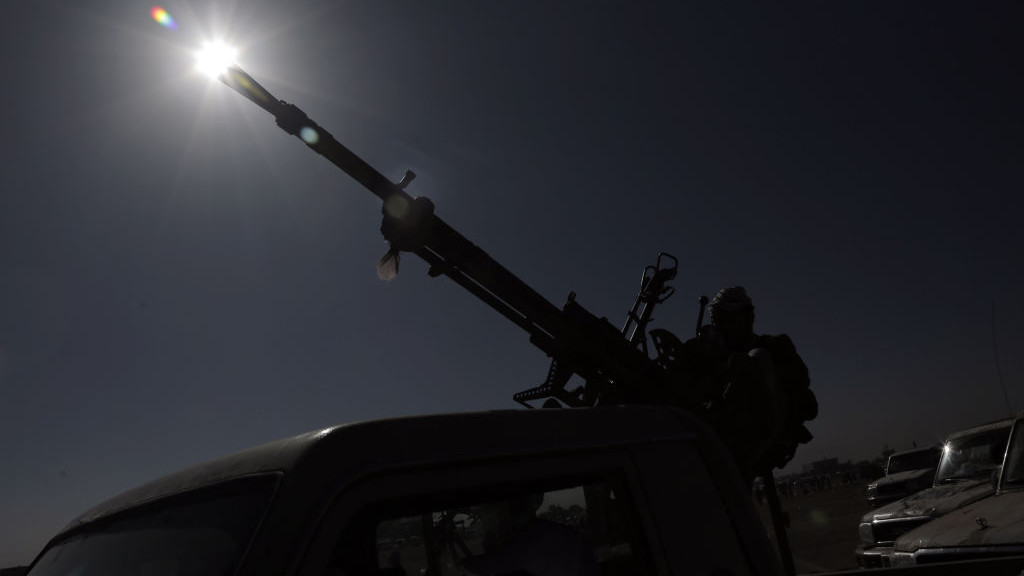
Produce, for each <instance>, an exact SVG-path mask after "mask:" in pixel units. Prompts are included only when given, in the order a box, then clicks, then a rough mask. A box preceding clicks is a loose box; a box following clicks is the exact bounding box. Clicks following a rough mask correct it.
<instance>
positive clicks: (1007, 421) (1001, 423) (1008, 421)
mask: <svg viewBox="0 0 1024 576" xmlns="http://www.w3.org/2000/svg"><path fill="white" fill-rule="evenodd" d="M1013 421H1014V419H1013V418H1003V419H1002V420H996V421H995V422H989V423H988V424H982V425H980V426H975V427H973V428H967V429H966V430H960V431H959V432H954V433H952V434H950V435H949V437H947V438H946V441H947V442H949V441H950V440H955V439H957V438H963V437H964V436H970V435H971V434H977V433H979V432H988V431H989V430H998V429H999V428H1005V427H1007V426H1010V425H1012V424H1013Z"/></svg>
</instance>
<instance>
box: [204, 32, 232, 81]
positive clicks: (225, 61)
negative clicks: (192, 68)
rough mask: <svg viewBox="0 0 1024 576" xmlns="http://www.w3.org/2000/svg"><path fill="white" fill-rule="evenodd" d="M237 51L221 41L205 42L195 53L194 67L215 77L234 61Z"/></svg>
mask: <svg viewBox="0 0 1024 576" xmlns="http://www.w3.org/2000/svg"><path fill="white" fill-rule="evenodd" d="M237 55H238V51H237V50H235V49H234V48H232V47H231V46H228V45H227V44H225V43H223V42H219V41H218V42H207V43H205V44H203V47H202V49H201V50H199V52H197V53H196V69H197V70H199V71H200V72H202V73H203V74H206V75H207V76H209V77H210V78H216V77H218V76H220V75H221V74H223V73H224V71H225V70H226V69H227V68H228V66H230V65H231V64H233V63H234V61H235V56H237Z"/></svg>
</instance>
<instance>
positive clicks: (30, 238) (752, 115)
mask: <svg viewBox="0 0 1024 576" xmlns="http://www.w3.org/2000/svg"><path fill="white" fill-rule="evenodd" d="M627 4H629V6H628V7H627ZM678 4H679V3H676V2H671V3H670V2H664V3H658V4H657V5H655V4H653V3H652V4H651V5H644V4H642V3H641V4H636V3H626V2H621V3H605V2H594V1H592V0H588V1H567V2H550V1H545V2H542V1H534V0H490V1H480V0H465V1H461V2H456V1H446V0H430V1H424V0H415V1H412V0H394V1H387V2H379V1H366V0H333V1H319V0H294V1H290V2H280V1H277V0H274V1H270V0H255V1H245V2H243V1H241V0H229V1H226V2H207V1H202V2H200V1H193V2H190V1H187V0H180V1H179V0H172V1H168V2H167V3H165V4H163V6H164V8H166V9H167V10H168V12H170V14H171V15H172V16H173V17H174V18H175V19H176V20H177V24H178V27H177V29H176V30H170V29H167V28H163V27H161V26H160V25H158V24H157V23H155V22H154V21H153V20H152V19H151V18H150V14H149V12H150V8H151V7H152V4H144V3H140V2H135V1H130V0H84V1H83V0H79V1H76V2H70V1H58V0H31V1H30V0H7V1H5V2H4V3H3V6H2V7H0V48H2V50H0V81H2V90H0V109H2V110H3V114H2V120H0V122H2V124H0V126H2V130H0V152H2V153H0V467H2V469H3V474H0V566H7V565H12V564H18V563H25V562H28V561H29V560H30V559H31V558H32V557H33V556H34V555H35V553H36V552H38V550H39V549H40V548H41V547H42V545H43V544H44V542H45V541H46V539H48V538H49V537H50V536H51V535H52V534H53V533H54V532H55V531H56V530H58V529H59V528H60V527H62V526H63V525H64V524H65V523H66V522H67V521H69V520H70V519H71V518H72V517H74V516H75V515H76V514H78V513H79V512H82V511H83V510H85V509H86V508H88V507H89V506H91V505H93V504H95V503H98V502H99V501H101V500H103V499H105V498H107V497H109V496H112V495H113V494H116V493H117V492H120V491H122V490H124V489H127V488H129V487H132V486H134V485H137V484H139V483H141V482H144V481H146V480H149V479H152V478H153V477H155V476H158V475H161V474H164V473H167V472H171V471H174V470H176V469H179V468H182V467H185V466H187V465H190V464H193V463H196V462H199V461H202V460H205V459H209V458H212V457H216V456H219V455H223V454H226V453H229V452H233V451H236V450H239V449H241V448H244V447H247V446H250V445H254V444H257V443H262V442H265V441H269V440H272V439H276V438H279V437H282V436H287V435H291V434H296V433H299V432H303V431H308V430H311V429H316V428H318V427H322V426H326V425H330V424H336V423H342V422H347V421H353V420H362V419H368V418H377V417H384V416H393V415H405V414H420V413H429V412H447V411H462V410H476V409H494V408H513V407H515V406H516V405H515V404H514V403H513V402H512V400H511V395H512V394H513V393H514V392H517V391H519V390H522V389H524V388H527V387H530V386H533V385H535V384H538V383H539V382H540V381H541V380H542V379H543V378H544V376H545V374H546V371H547V367H548V363H547V359H546V358H545V357H544V355H543V354H542V353H541V352H539V351H537V350H536V349H534V348H533V347H532V345H531V344H530V343H529V341H528V339H527V337H526V334H525V333H523V332H522V331H520V330H519V329H518V328H516V327H515V326H513V325H512V324H511V323H509V322H507V321H506V320H505V319H503V318H502V317H501V316H499V315H498V314H497V313H495V312H493V311H491V310H490V309H489V308H487V307H486V306H485V305H484V304H482V303H480V302H478V301H477V300H476V299H475V298H474V297H472V296H471V295H469V294H468V293H466V292H464V291H463V290H462V289H461V288H460V287H458V286H457V285H455V284H454V283H453V282H451V281H449V280H447V279H445V278H438V279H431V278H429V277H427V275H426V273H425V272H426V267H425V265H423V264H422V263H421V262H419V261H418V260H417V259H416V258H415V257H412V256H407V257H406V258H405V260H404V261H403V268H402V271H401V274H400V275H399V277H398V279H397V280H396V281H394V282H391V283H389V284H384V283H382V282H380V281H379V280H378V279H377V277H376V273H375V270H374V266H375V263H376V261H377V259H378V258H379V257H380V256H381V255H382V254H383V253H384V252H385V250H386V246H385V244H384V242H383V240H382V238H381V236H380V233H379V231H378V227H379V224H380V219H379V201H378V200H377V199H376V198H375V197H373V196H372V195H371V194H369V193H368V192H366V191H365V190H364V189H362V188H361V187H359V186H358V185H356V184H355V183H354V182H353V181H352V180H351V179H349V178H348V177H347V176H346V175H344V174H343V173H341V172H340V171H338V170H337V169H335V168H334V167H333V166H331V165H330V164H329V163H327V162H326V161H324V160H323V159H322V158H319V157H317V156H316V155H315V154H313V153H312V152H310V151H309V150H307V149H306V148H305V147H304V146H303V145H302V144H301V143H300V142H299V141H297V140H296V139H295V138H292V137H289V136H287V135H286V134H284V133H283V132H281V131H280V130H279V129H278V128H277V127H276V126H275V125H274V123H273V119H272V118H271V117H270V116H269V115H267V114H266V113H264V112H263V111H262V110H260V109H258V108H257V107H255V106H254V105H252V104H251V103H249V102H248V101H246V100H244V99H243V98H241V97H240V96H238V95H237V94H235V93H233V92H232V91H230V90H229V89H227V88H226V87H224V86H222V85H220V84H219V83H216V82H211V81H210V80H208V79H207V78H205V77H202V76H199V75H198V74H196V73H194V72H193V70H192V66H193V51H194V50H195V49H196V48H197V47H198V45H199V44H200V43H201V42H202V41H203V40H204V39H207V38H213V37H218V38H226V39H228V40H229V41H231V42H232V43H234V44H236V45H237V46H239V48H240V49H241V52H240V55H239V57H238V61H239V63H240V64H241V65H242V66H243V67H244V68H245V69H246V70H248V71H249V72H250V73H251V74H252V75H253V76H254V77H256V78H257V79H259V80H260V81H261V82H262V83H263V84H264V85H265V86H266V87H267V88H268V89H269V90H271V91H272V92H273V93H274V94H275V95H276V96H277V97H279V98H282V99H284V100H287V101H289V102H294V103H296V104H298V105H299V106H300V107H301V108H303V109H304V110H305V111H306V112H307V113H308V114H309V115H310V116H311V117H312V118H314V119H315V120H317V121H318V122H319V123H320V124H321V125H322V126H324V127H325V128H327V129H328V130H330V131H331V132H332V133H333V134H334V135H335V136H336V137H337V138H338V139H339V140H340V141H341V142H343V143H345V144H346V145H347V146H349V147H350V148H351V149H353V150H354V151H355V152H357V153H358V154H360V155H362V156H363V157H364V158H365V159H366V160H367V161H369V162H370V163H371V164H373V165H374V166H376V167H377V168H378V169H379V170H381V171H382V172H383V173H385V174H387V175H389V176H393V177H394V178H395V179H396V180H397V179H398V178H400V177H401V175H402V173H403V171H404V170H406V169H412V170H414V171H415V172H416V173H417V174H418V175H419V178H417V179H416V181H415V182H414V183H413V184H412V186H411V188H410V192H411V193H413V194H414V195H424V196H428V197H430V198H431V199H433V201H434V202H435V204H436V205H437V213H438V214H439V215H440V216H441V217H442V218H443V219H444V220H445V221H447V222H448V223H449V224H451V225H452V226H453V227H455V228H456V229H457V230H459V231H461V232H462V233H463V234H464V235H465V236H466V237H468V238H469V239H470V240H472V241H473V242H474V243H476V244H477V245H479V246H481V247H482V248H484V249H485V250H487V251H488V252H489V253H490V254H491V255H492V256H494V257H495V258H496V259H497V260H498V261H500V262H502V263H503V264H504V265H505V266H506V267H507V268H509V269H510V270H512V271H513V272H515V273H516V274H517V275H518V276H519V277H520V278H522V279H523V280H524V281H526V282H527V283H528V284H530V285H532V286H533V287H535V288H536V289H537V290H538V291H539V292H540V293H541V294H543V295H544V296H545V297H547V298H548V299H549V300H551V301H552V302H554V303H556V304H558V305H561V303H562V301H563V300H564V298H565V296H566V294H568V292H569V291H570V290H574V291H576V292H577V293H578V298H579V301H580V302H581V303H582V304H583V305H584V306H586V307H587V308H588V309H589V310H591V311H592V312H594V313H595V314H597V315H599V316H607V317H609V318H610V319H611V320H612V321H613V323H615V324H617V325H618V324H620V323H621V322H622V321H623V320H624V318H625V314H626V312H627V310H628V309H629V307H630V305H631V304H632V302H633V298H634V297H635V295H636V291H637V289H638V288H639V279H640V273H641V270H642V269H643V267H644V266H645V265H647V264H650V263H653V261H654V259H655V257H656V256H657V254H658V253H659V252H661V251H665V252H670V253H673V254H675V255H676V256H677V257H678V258H679V260H680V275H679V278H678V279H677V281H676V282H675V287H676V290H677V295H676V297H675V298H673V299H672V300H670V301H669V302H667V303H666V304H664V305H663V306H662V307H661V308H659V310H658V312H657V313H656V318H657V320H656V322H655V325H652V327H654V326H658V327H663V328H668V329H671V330H674V331H676V332H677V333H678V334H680V335H682V336H684V337H685V336H688V335H689V334H690V333H691V331H692V329H693V323H694V319H695V315H696V311H697V305H696V301H697V296H698V295H700V294H709V295H712V294H714V292H716V291H717V290H718V289H719V288H721V287H723V286H727V285H734V284H742V285H744V286H746V287H747V289H748V291H749V293H750V294H751V296H752V297H753V298H754V301H755V304H756V305H757V315H758V322H757V326H756V328H757V330H758V331H760V332H765V333H782V332H785V333H788V334H790V335H791V336H792V338H793V340H794V341H795V343H796V345H797V348H798V349H799V351H800V353H801V354H802V356H803V358H804V360H805V362H806V363H807V365H808V366H809V368H810V371H811V378H812V385H813V388H814V390H815V392H816V393H817V395H818V399H819V401H820V404H821V415H820V417H819V418H818V419H817V420H816V421H814V422H812V423H811V424H810V426H809V427H810V429H811V431H812V432H813V433H814V434H815V436H816V439H815V440H814V441H813V442H812V443H811V444H810V445H807V446H804V447H802V448H801V449H800V452H799V453H798V455H797V459H796V460H795V462H794V464H796V465H799V464H802V463H804V462H808V461H812V460H815V459H818V458H822V457H828V456H837V457H840V458H843V459H845V458H853V459H861V458H868V457H873V456H875V455H877V454H878V453H879V452H880V451H881V450H882V448H883V446H884V445H885V444H886V443H888V444H889V446H891V447H893V448H907V447H909V446H910V445H911V443H912V442H915V441H916V442H918V443H919V444H923V443H928V442H935V441H939V440H940V439H942V438H943V437H944V436H945V435H946V434H948V433H949V432H952V431H954V430H956V429H959V428H963V427H966V426H970V425H973V424H977V423H980V422H984V421H988V420H992V419H994V418H997V417H1000V416H1003V415H1005V414H1006V413H1007V406H1006V403H1005V402H1004V400H1003V395H1002V392H1001V391H1000V387H999V370H997V363H996V361H995V358H996V354H995V349H994V342H995V343H996V344H997V346H998V352H999V359H1000V363H999V366H1000V367H1001V373H1002V377H1003V379H1004V381H1005V384H1006V389H1007V393H1008V396H1009V400H1010V402H1011V404H1012V410H1014V411H1016V410H1019V409H1024V386H1022V379H1024V357H1022V356H1021V354H1020V351H1021V350H1022V349H1024V333H1022V331H1021V330H1020V329H1019V328H1018V326H1019V325H1020V324H1021V323H1022V322H1024V303H1022V301H1021V300H1022V295H1024V270H1022V261H1024V259H1022V256H1021V253H1022V247H1024V232H1022V229H1021V224H1020V222H1021V218H1022V214H1024V210H1022V209H1024V200H1022V198H1021V191H1022V190H1024V162H1022V158H1024V156H1022V153H1024V140H1022V138H1021V135H1022V133H1024V105H1022V103H1024V80H1022V72H1021V62H1020V55H1021V54H1024V46H1022V45H1021V44H1022V40H1021V38H1022V36H1021V34H1020V30H1021V24H1022V18H1021V16H1022V13H1021V12H1022V9H1021V5H1020V3H1018V2H1007V3H1004V4H998V3H980V4H981V6H978V5H977V4H979V3H965V2H959V3H944V2H936V1H922V2H881V1H879V2H839V1H821V0H815V1H813V2H806V3H802V4H801V3H787V4H786V7H785V8H779V7H775V6H766V5H763V4H764V3H751V4H748V5H740V4H727V3H722V2H706V3H703V4H704V5H702V6H699V7H686V6H679V5H678ZM993 310H994V311H995V315H994V322H993ZM993 335H995V338H993Z"/></svg>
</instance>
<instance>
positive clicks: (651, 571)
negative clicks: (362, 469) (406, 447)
mask: <svg viewBox="0 0 1024 576" xmlns="http://www.w3.org/2000/svg"><path fill="white" fill-rule="evenodd" d="M648 508H649V506H648V504H647V503H646V502H645V501H644V495H643V493H642V489H641V488H640V484H639V482H638V481H637V478H636V474H635V470H634V468H633V465H632V462H631V459H630V456H629V453H628V450H626V449H624V448H616V449H606V450H600V451H594V452H590V453H585V454H580V453H571V454H558V455H518V456H509V457H501V458H489V459H486V460H478V461H470V462H465V461H463V462H460V463H449V464H447V465H443V466H441V465H437V464H431V465H422V466H418V467H409V468H407V469H404V470H394V471H388V472H381V473H379V474H374V475H372V476H370V477H365V478H363V479H362V480H361V481H359V482H357V483H355V484H354V485H352V486H350V487H348V488H345V489H343V490H342V491H341V492H340V493H339V494H338V495H337V497H336V498H335V499H334V501H333V503H332V504H331V505H330V506H329V508H328V511H327V513H326V514H325V516H324V519H323V522H322V523H321V526H320V529H319V530H318V531H317V534H316V536H314V538H313V540H312V542H311V545H310V548H309V550H308V554H307V556H306V559H305V561H304V562H303V564H302V568H301V569H300V572H299V573H300V575H301V576H313V575H316V576H323V575H331V576H340V575H346V576H348V575H352V576H354V575H360V576H363V575H391V576H402V575H405V576H448V575H474V574H533V575H535V576H547V575H549V574H559V575H580V576H617V575H623V576H625V575H631V576H632V575H637V576H644V575H651V576H653V575H656V574H668V573H669V572H668V571H667V565H666V564H665V561H664V558H663V557H662V555H661V554H660V553H659V552H658V550H659V547H660V544H659V543H658V542H657V539H656V535H655V534H654V526H653V524H652V521H651V518H650V517H649V515H648V514H647V510H648Z"/></svg>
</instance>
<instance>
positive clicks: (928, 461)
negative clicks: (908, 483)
mask: <svg viewBox="0 0 1024 576" xmlns="http://www.w3.org/2000/svg"><path fill="white" fill-rule="evenodd" d="M938 462H939V449H938V448H936V449H934V450H921V451H917V452H907V453H904V454H893V455H892V456H890V457H889V464H888V466H886V470H885V473H886V474H898V473H900V472H908V471H910V470H925V469H928V468H935V466H936V465H937V464H938Z"/></svg>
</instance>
